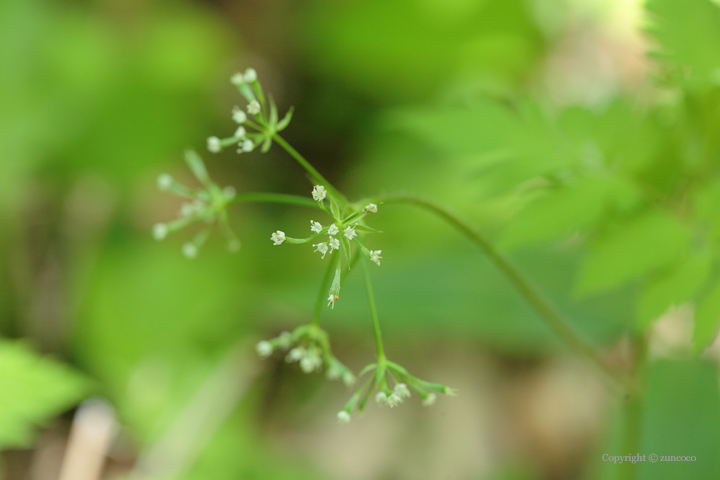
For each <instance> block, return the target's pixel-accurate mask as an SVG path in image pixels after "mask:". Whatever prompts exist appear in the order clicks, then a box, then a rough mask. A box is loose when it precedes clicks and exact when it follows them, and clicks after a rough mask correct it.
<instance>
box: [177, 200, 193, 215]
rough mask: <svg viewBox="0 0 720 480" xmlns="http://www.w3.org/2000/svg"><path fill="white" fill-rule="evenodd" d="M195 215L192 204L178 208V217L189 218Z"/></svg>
mask: <svg viewBox="0 0 720 480" xmlns="http://www.w3.org/2000/svg"><path fill="white" fill-rule="evenodd" d="M194 213H195V205H193V204H192V203H183V204H182V206H181V207H180V216H181V217H189V216H191V215H192V214H194Z"/></svg>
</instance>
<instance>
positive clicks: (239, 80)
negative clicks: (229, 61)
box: [230, 72, 245, 85]
mask: <svg viewBox="0 0 720 480" xmlns="http://www.w3.org/2000/svg"><path fill="white" fill-rule="evenodd" d="M244 82H245V80H244V79H243V74H242V73H240V72H236V73H235V74H234V75H233V76H232V77H230V83H232V84H233V85H242V84H243V83H244Z"/></svg>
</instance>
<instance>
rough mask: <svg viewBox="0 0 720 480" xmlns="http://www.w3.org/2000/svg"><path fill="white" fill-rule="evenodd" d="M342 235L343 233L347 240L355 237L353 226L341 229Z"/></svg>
mask: <svg viewBox="0 0 720 480" xmlns="http://www.w3.org/2000/svg"><path fill="white" fill-rule="evenodd" d="M343 235H345V238H347V239H348V240H352V239H353V238H355V237H357V233H355V226H354V225H353V226H352V227H347V228H346V229H345V230H343Z"/></svg>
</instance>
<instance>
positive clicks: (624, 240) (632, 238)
mask: <svg viewBox="0 0 720 480" xmlns="http://www.w3.org/2000/svg"><path fill="white" fill-rule="evenodd" d="M688 237H689V235H688V232H687V230H686V228H685V227H684V226H683V225H682V224H681V223H680V222H678V221H677V220H675V219H674V218H673V217H671V216H670V215H668V214H665V213H663V212H660V211H652V212H648V213H645V214H643V215H642V216H640V217H639V218H637V219H635V220H634V221H626V222H624V223H622V224H620V225H616V226H615V228H614V231H612V232H610V233H608V234H606V235H604V236H603V237H601V238H599V239H597V240H596V241H595V242H593V245H592V246H591V249H590V252H589V253H588V255H587V258H586V259H585V260H584V261H583V265H582V267H581V270H580V274H579V279H578V285H577V292H578V293H579V294H589V293H596V292H601V291H605V290H609V289H612V288H616V287H619V286H621V285H623V284H625V283H626V282H628V281H630V280H633V279H635V278H637V277H638V276H640V275H643V274H645V273H647V272H648V271H649V270H651V269H654V268H658V267H663V266H665V265H668V264H669V263H671V262H673V261H674V260H675V259H677V258H678V256H679V255H680V253H681V252H682V250H683V249H684V248H685V247H686V246H687V243H688Z"/></svg>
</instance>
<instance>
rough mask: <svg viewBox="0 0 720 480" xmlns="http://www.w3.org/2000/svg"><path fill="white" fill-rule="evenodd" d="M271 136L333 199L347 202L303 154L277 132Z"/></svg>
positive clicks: (343, 202)
mask: <svg viewBox="0 0 720 480" xmlns="http://www.w3.org/2000/svg"><path fill="white" fill-rule="evenodd" d="M272 138H273V140H275V142H276V143H277V144H278V145H280V146H281V147H282V148H284V149H285V151H286V152H288V153H289V154H290V156H291V157H293V158H294V159H295V160H296V161H297V162H298V163H299V164H300V166H302V167H303V168H304V169H305V170H307V171H308V173H309V174H310V175H312V177H313V178H314V179H315V181H317V182H318V183H321V184H322V185H323V186H324V187H325V188H326V189H327V191H328V192H330V195H331V196H333V197H335V199H336V200H338V201H339V202H341V203H342V204H343V205H345V204H346V203H348V201H347V198H345V195H343V194H342V193H340V192H339V191H338V190H337V189H336V188H335V187H333V185H332V184H331V183H330V182H328V181H327V179H326V178H325V177H323V176H322V175H320V172H318V171H317V170H315V167H313V166H312V165H310V162H308V161H307V160H305V158H303V156H302V155H300V154H299V153H298V151H297V150H295V149H294V148H293V147H291V146H290V144H289V143H287V142H286V141H285V140H284V139H283V138H282V137H281V136H280V135H278V134H277V133H273V135H272Z"/></svg>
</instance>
